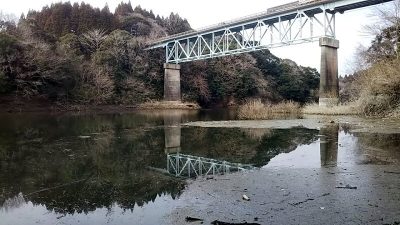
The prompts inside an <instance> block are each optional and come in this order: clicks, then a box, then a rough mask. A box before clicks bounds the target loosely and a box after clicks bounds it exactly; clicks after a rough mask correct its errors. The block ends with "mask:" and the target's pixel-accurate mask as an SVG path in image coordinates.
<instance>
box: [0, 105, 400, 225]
mask: <svg viewBox="0 0 400 225" xmlns="http://www.w3.org/2000/svg"><path fill="white" fill-rule="evenodd" d="M233 119H235V113H233V112H229V111H199V112H197V111H190V112H187V111H164V112H146V111H143V112H136V113H130V114H95V115H94V114H77V115H71V114H68V115H50V114H16V115H13V114H5V115H1V116H0V124H1V125H0V218H1V220H0V224H1V225H3V224H4V225H6V224H7V225H18V224H35V223H37V224H49V225H50V224H88V225H91V224H132V223H134V224H144V225H147V224H162V221H163V217H164V216H165V215H166V214H168V213H171V212H172V211H173V210H174V209H175V208H177V207H181V206H182V205H184V204H185V203H184V202H180V201H179V196H180V195H181V193H182V192H184V191H185V180H187V179H194V178H195V177H197V176H216V175H223V174H226V173H235V172H238V171H244V170H253V169H269V168H277V169H279V168H282V167H285V168H287V167H290V168H326V167H336V166H337V167H349V166H356V165H360V164H363V165H364V164H380V165H381V164H394V163H399V161H400V152H399V149H398V146H400V136H399V135H398V134H371V133H351V132H349V129H348V127H346V125H340V124H334V125H331V126H328V127H325V128H321V129H319V130H316V129H315V130H313V129H306V128H302V127H296V128H291V129H251V128H201V127H189V126H184V125H182V124H184V123H186V122H190V121H204V120H210V121H214V120H233Z"/></svg>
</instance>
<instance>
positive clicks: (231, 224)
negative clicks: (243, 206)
mask: <svg viewBox="0 0 400 225" xmlns="http://www.w3.org/2000/svg"><path fill="white" fill-rule="evenodd" d="M211 224H213V225H261V224H259V223H247V222H244V223H227V222H222V221H218V220H215V221H213V222H211Z"/></svg>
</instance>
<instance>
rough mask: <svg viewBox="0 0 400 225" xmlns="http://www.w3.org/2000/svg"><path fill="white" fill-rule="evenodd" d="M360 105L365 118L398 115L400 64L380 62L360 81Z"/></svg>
mask: <svg viewBox="0 0 400 225" xmlns="http://www.w3.org/2000/svg"><path fill="white" fill-rule="evenodd" d="M359 90H360V98H359V99H358V104H359V106H360V110H361V114H363V115H365V116H388V115H396V114H398V113H396V111H397V112H398V107H399V105H400V62H399V61H398V60H393V61H386V62H379V63H376V64H375V65H373V66H372V67H371V68H369V69H368V70H366V71H364V72H363V73H362V75H361V78H360V80H359Z"/></svg>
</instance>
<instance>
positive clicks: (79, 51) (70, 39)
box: [59, 33, 83, 57]
mask: <svg viewBox="0 0 400 225" xmlns="http://www.w3.org/2000/svg"><path fill="white" fill-rule="evenodd" d="M59 46H60V47H61V48H62V50H64V51H65V52H66V53H67V54H68V55H71V57H74V56H80V55H83V47H82V43H81V41H80V40H79V36H77V35H75V34H71V33H70V34H67V35H65V36H62V37H61V38H60V41H59Z"/></svg>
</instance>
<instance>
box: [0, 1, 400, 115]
mask: <svg viewBox="0 0 400 225" xmlns="http://www.w3.org/2000/svg"><path fill="white" fill-rule="evenodd" d="M394 8H395V9H399V8H400V7H394ZM391 15H392V14H390V13H387V12H385V15H384V16H381V17H382V19H384V20H385V21H386V22H385V23H384V24H385V26H384V27H379V29H378V30H379V32H378V33H377V35H376V38H375V40H374V41H373V42H372V43H371V47H369V48H368V49H365V50H364V51H362V52H361V54H360V56H361V57H360V58H361V59H362V60H363V61H362V62H360V64H362V65H364V66H363V67H362V69H359V71H358V72H356V73H355V74H354V75H351V76H347V77H345V78H343V79H341V84H342V85H341V93H340V97H341V102H342V105H341V106H340V107H338V108H335V109H328V108H327V109H324V108H316V107H315V105H313V104H312V103H313V102H316V101H317V99H318V86H319V74H318V72H317V70H316V69H313V68H308V67H302V66H298V65H297V64H296V63H294V62H293V61H290V60H286V59H280V58H278V57H276V56H274V55H272V54H271V53H270V52H269V51H268V50H263V51H258V52H254V53H246V54H241V55H237V56H228V57H223V58H217V59H210V60H204V61H197V62H190V63H184V64H182V69H181V76H182V80H181V86H182V95H183V101H184V102H194V103H197V104H198V105H200V106H201V107H213V106H222V107H226V106H232V105H233V106H234V105H241V104H244V105H243V106H242V107H240V109H239V111H240V115H242V118H252V117H255V118H259V117H260V118H266V117H268V116H267V115H268V114H270V113H276V112H283V111H286V110H287V111H288V112H293V111H298V110H299V109H298V107H297V106H298V105H302V106H304V105H306V107H305V108H304V109H303V111H304V112H305V113H317V114H359V115H364V116H397V117H398V116H399V115H400V94H399V90H400V78H399V76H400V73H399V71H400V66H399V64H400V61H399V56H400V54H399V47H400V44H399V43H400V35H399V33H400V29H399V27H400V22H399V21H400V20H399V17H398V15H399V14H398V13H397V14H396V13H394V14H393V16H391ZM190 29H191V27H190V24H189V23H188V21H187V20H185V19H183V18H181V17H180V16H179V15H177V14H173V13H172V14H171V15H170V16H169V17H166V18H163V17H160V16H158V15H155V14H154V13H153V12H152V11H151V10H150V11H148V10H145V9H142V8H141V7H140V6H138V7H135V8H133V7H132V5H131V4H130V3H121V4H120V5H119V6H118V7H117V8H116V10H115V12H110V10H109V9H108V7H107V6H105V7H104V8H103V9H99V8H93V7H92V6H90V5H88V4H85V3H81V4H77V3H74V4H71V3H69V2H67V3H56V4H52V5H51V6H46V7H44V8H43V9H42V10H40V11H30V12H29V13H28V14H27V15H26V16H24V15H22V16H21V18H20V20H19V21H18V22H17V23H16V22H15V21H13V20H10V19H7V18H6V17H4V16H2V14H1V13H0V104H3V103H4V102H6V101H7V102H6V104H5V105H7V106H8V105H12V102H18V104H19V105H23V104H24V103H26V102H33V101H34V102H45V103H46V104H47V105H57V106H60V105H81V106H82V105H86V106H92V105H129V106H143V107H147V108H150V107H156V106H162V107H163V108H165V106H164V105H163V104H159V103H157V102H159V101H161V100H162V99H163V73H164V72H163V69H162V65H163V63H164V52H163V51H162V50H152V51H145V50H144V48H145V47H146V43H147V42H148V41H149V40H152V39H155V38H159V37H163V36H166V35H171V34H175V33H179V32H183V31H187V30H190ZM249 99H261V100H256V101H251V100H249ZM10 101H11V103H10ZM292 101H293V102H297V103H293V102H292ZM149 102H150V103H149ZM152 102H153V103H152ZM266 102H267V103H270V104H264V103H266ZM279 102H285V103H283V104H279V105H278V106H272V105H274V104H276V103H279ZM156 108H157V107H156ZM252 110H253V111H252ZM263 110H265V111H266V112H262V111H263ZM250 114H254V115H250Z"/></svg>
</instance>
